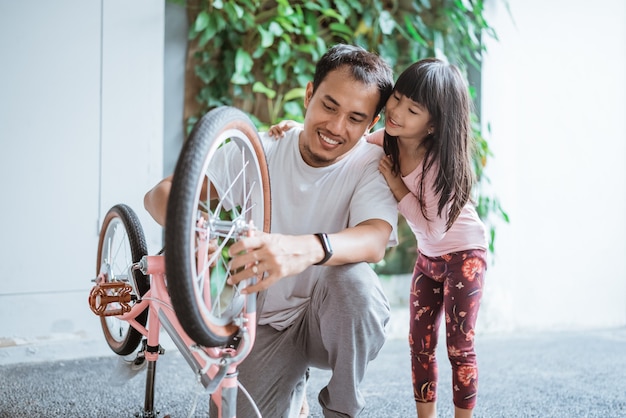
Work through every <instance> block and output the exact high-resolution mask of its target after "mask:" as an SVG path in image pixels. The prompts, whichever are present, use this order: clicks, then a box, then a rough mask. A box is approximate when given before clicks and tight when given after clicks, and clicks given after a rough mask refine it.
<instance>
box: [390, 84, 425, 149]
mask: <svg viewBox="0 0 626 418" xmlns="http://www.w3.org/2000/svg"><path fill="white" fill-rule="evenodd" d="M432 130H433V124H432V123H431V121H430V113H429V112H428V110H427V109H426V108H425V107H424V106H422V105H420V104H419V103H417V102H414V101H413V100H411V99H410V98H408V97H407V96H405V95H403V94H400V93H398V92H397V91H395V90H394V92H393V93H392V94H391V96H390V97H389V100H387V104H386V106H385V131H387V133H388V134H389V135H391V136H397V137H399V138H400V139H408V140H416V141H418V142H419V143H421V142H422V141H423V140H424V138H426V136H428V134H429V131H432Z"/></svg>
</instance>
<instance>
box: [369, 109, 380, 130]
mask: <svg viewBox="0 0 626 418" xmlns="http://www.w3.org/2000/svg"><path fill="white" fill-rule="evenodd" d="M379 120H380V113H379V114H378V115H376V117H375V118H374V120H373V121H372V123H370V126H369V127H368V128H367V130H368V131H370V130H371V129H372V128H373V127H374V125H376V123H378V121H379Z"/></svg>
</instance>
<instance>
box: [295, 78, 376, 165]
mask: <svg viewBox="0 0 626 418" xmlns="http://www.w3.org/2000/svg"><path fill="white" fill-rule="evenodd" d="M379 98H380V93H379V91H378V87H377V86H376V85H375V84H371V85H368V84H364V83H362V82H360V81H357V80H355V79H354V78H353V77H352V75H351V74H350V71H349V69H348V68H347V67H341V68H338V69H337V70H334V71H331V72H329V73H328V75H327V76H326V78H325V79H324V80H323V81H322V82H321V83H320V85H319V87H318V88H317V90H316V91H315V94H313V84H312V83H309V84H308V85H307V87H306V96H305V99H304V105H305V107H306V115H305V118H304V131H303V132H302V134H301V135H300V153H301V154H302V158H303V159H304V161H305V162H306V163H307V164H309V165H310V166H312V167H325V166H328V165H331V164H333V163H335V162H337V161H339V160H340V159H341V158H342V157H343V156H344V155H345V154H346V153H348V152H349V151H350V150H351V149H352V148H353V147H354V146H355V145H356V144H357V143H358V141H359V140H360V139H361V137H362V136H363V134H364V133H365V132H367V131H368V130H369V129H370V128H371V127H372V126H373V125H374V123H375V120H374V118H375V116H376V115H375V112H376V105H377V104H378V100H379Z"/></svg>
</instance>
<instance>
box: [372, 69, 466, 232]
mask: <svg viewBox="0 0 626 418" xmlns="http://www.w3.org/2000/svg"><path fill="white" fill-rule="evenodd" d="M394 92H398V93H400V94H402V95H404V96H406V97H408V98H410V99H411V100H413V101H415V102H417V103H419V104H421V105H422V106H424V107H425V108H426V109H428V112H429V113H430V117H431V123H432V125H433V126H434V132H433V133H432V134H430V135H429V136H428V137H427V138H426V139H425V143H424V145H425V146H426V154H425V156H424V161H423V164H422V175H421V176H420V177H419V182H418V185H417V186H418V187H417V200H418V201H419V203H420V206H421V210H422V214H423V215H424V217H425V218H426V220H430V219H428V216H427V214H426V209H425V202H424V188H425V187H426V185H425V184H424V179H425V178H426V174H427V173H428V172H429V170H430V169H431V168H432V167H433V164H434V163H435V162H438V163H439V164H438V167H439V168H438V172H437V175H436V178H435V184H434V189H435V193H436V194H437V195H438V196H439V201H438V203H437V216H441V213H442V212H443V210H444V208H445V207H446V205H448V203H450V209H449V210H448V213H447V216H448V221H447V222H446V230H448V229H450V227H451V226H452V224H453V223H454V222H455V221H456V219H457V218H458V216H459V213H461V209H462V208H463V206H465V204H466V203H467V201H468V200H469V199H470V196H471V191H472V186H473V185H474V173H473V170H472V164H471V153H472V150H473V144H474V143H473V137H472V129H471V121H470V113H471V101H470V98H469V91H468V87H467V85H466V83H465V80H464V79H463V76H462V75H461V73H460V71H459V70H458V68H456V67H455V66H453V65H451V64H448V63H446V62H444V61H441V60H439V59H435V58H427V59H423V60H420V61H418V62H416V63H414V64H412V65H411V66H410V67H408V68H407V69H406V70H404V71H403V72H402V74H400V77H398V80H397V81H396V85H395V87H394ZM383 146H384V149H385V153H386V154H387V155H389V156H390V157H391V160H392V163H393V172H394V173H395V174H398V173H400V159H399V150H398V143H397V138H396V137H393V136H391V135H389V134H387V132H385V139H384V145H383Z"/></svg>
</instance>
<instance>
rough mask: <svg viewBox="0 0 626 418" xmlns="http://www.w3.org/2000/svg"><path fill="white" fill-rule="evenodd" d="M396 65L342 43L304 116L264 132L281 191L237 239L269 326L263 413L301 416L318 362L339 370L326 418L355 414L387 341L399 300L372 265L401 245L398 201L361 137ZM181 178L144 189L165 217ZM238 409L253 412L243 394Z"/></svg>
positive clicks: (314, 85)
mask: <svg viewBox="0 0 626 418" xmlns="http://www.w3.org/2000/svg"><path fill="white" fill-rule="evenodd" d="M392 88H393V76H392V72H391V69H390V68H389V66H388V65H387V64H385V63H384V61H383V60H381V59H380V58H379V57H378V56H376V55H375V54H372V53H369V52H367V51H365V50H364V49H362V48H359V47H354V46H348V45H337V46H335V47H333V48H331V49H330V50H329V51H328V52H327V53H326V54H325V55H324V56H323V57H322V58H321V59H320V61H319V62H318V64H317V66H316V70H315V75H314V79H313V81H312V82H310V83H308V85H307V87H306V95H305V99H304V105H305V108H306V114H305V119H304V124H303V126H302V127H300V128H294V129H292V130H290V131H289V132H287V133H286V135H285V136H286V138H284V139H282V140H280V141H276V140H274V139H272V138H269V137H268V136H267V135H262V140H263V145H264V148H265V152H266V155H267V161H268V167H269V172H270V182H271V190H272V231H271V233H270V234H265V233H260V232H259V233H257V234H255V235H254V236H252V237H249V238H245V239H242V240H241V241H239V242H238V243H236V244H234V245H233V246H232V247H231V249H230V253H231V255H233V259H232V260H231V269H232V270H234V271H237V269H238V268H240V267H248V266H253V268H254V270H255V271H254V272H252V271H251V268H245V269H243V270H242V271H239V272H238V273H237V274H235V275H233V276H232V278H231V279H232V281H233V282H234V283H238V282H239V281H241V280H244V279H246V278H248V277H251V276H252V275H254V273H255V272H258V273H259V274H262V275H263V280H260V281H259V282H257V284H256V285H254V286H249V287H248V288H247V291H249V292H259V305H258V311H259V321H258V322H259V324H258V327H257V334H256V342H255V344H254V347H253V349H252V352H251V353H250V354H249V356H248V357H247V358H246V360H245V361H244V362H243V363H242V364H241V365H240V366H239V380H240V382H241V383H242V385H243V386H244V387H245V388H246V389H247V390H248V391H249V392H250V394H251V396H252V398H253V399H254V401H255V402H256V403H257V405H258V407H259V409H260V411H261V414H262V415H263V416H264V417H271V418H274V417H292V416H297V415H298V413H299V411H300V406H301V405H302V402H303V397H304V395H305V391H304V376H305V373H306V370H307V368H308V367H318V368H323V369H331V370H332V371H333V374H332V377H331V378H330V381H329V382H328V385H327V386H326V387H325V388H323V389H322V391H321V392H320V394H319V397H318V399H319V402H320V404H321V406H322V408H323V410H324V415H325V416H326V417H346V416H349V417H353V416H357V415H358V414H359V413H360V412H361V411H362V409H363V407H364V400H363V398H362V396H361V394H360V392H359V390H358V386H359V384H360V383H361V381H362V379H363V377H364V374H365V370H366V368H367V364H368V363H369V361H371V360H372V359H374V358H375V357H376V355H377V354H378V351H379V350H380V348H381V347H382V345H383V343H384V341H385V329H384V328H385V324H386V323H387V321H388V319H389V304H388V302H387V299H386V298H385V296H384V294H383V292H382V289H381V287H380V283H379V281H378V278H377V276H376V274H375V273H374V272H373V270H372V269H371V268H370V267H369V264H368V263H374V262H378V261H380V260H381V259H382V258H383V256H384V254H385V248H386V247H387V245H388V244H391V245H393V244H395V233H394V234H393V237H392V238H391V239H390V236H391V235H392V232H393V230H394V228H395V225H396V222H397V209H396V202H395V199H394V198H393V195H392V194H391V192H390V191H389V189H388V187H387V185H386V182H385V180H384V178H383V177H382V175H381V174H380V173H379V171H378V162H379V161H380V158H381V157H382V155H381V153H382V151H381V149H380V148H379V147H376V146H373V145H370V144H367V143H366V142H365V141H364V139H363V135H364V134H365V133H366V132H367V131H368V130H370V129H371V128H372V127H373V126H374V124H375V123H376V121H377V120H378V118H379V113H380V111H381V110H382V107H383V106H384V104H385V103H386V101H387V98H388V97H389V95H390V94H391V91H392ZM170 184H171V179H166V180H164V181H162V182H161V183H159V184H158V185H157V186H155V188H154V189H152V190H151V191H150V192H148V194H147V195H146V197H145V206H146V209H147V210H148V211H149V212H150V213H151V215H152V216H153V217H154V218H155V219H156V220H157V221H159V222H160V223H162V222H163V219H165V211H166V206H167V196H168V192H169V186H170ZM237 414H238V415H240V416H243V417H252V416H254V413H253V410H252V408H251V407H250V405H249V403H248V402H247V401H246V400H245V399H244V397H243V396H240V398H239V402H238V407H237Z"/></svg>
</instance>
